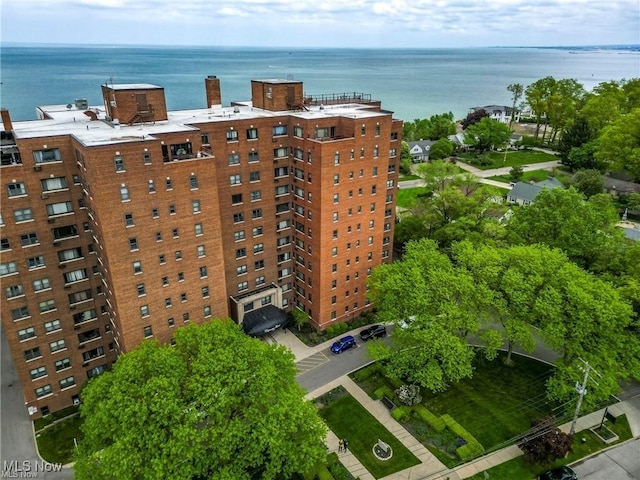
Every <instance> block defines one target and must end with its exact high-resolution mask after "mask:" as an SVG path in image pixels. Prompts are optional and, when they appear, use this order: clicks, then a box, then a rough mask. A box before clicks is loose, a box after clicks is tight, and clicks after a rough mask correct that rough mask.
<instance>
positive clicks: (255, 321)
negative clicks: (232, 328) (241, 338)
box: [242, 305, 288, 337]
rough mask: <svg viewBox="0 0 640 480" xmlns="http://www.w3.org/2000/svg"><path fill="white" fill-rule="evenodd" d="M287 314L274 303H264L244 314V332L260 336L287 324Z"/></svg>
mask: <svg viewBox="0 0 640 480" xmlns="http://www.w3.org/2000/svg"><path fill="white" fill-rule="evenodd" d="M287 322H288V319H287V314H286V313H284V312H283V311H282V310H280V309H279V308H278V307H276V306H274V305H266V306H264V307H262V308H259V309H257V310H252V311H250V312H248V313H246V314H245V315H244V319H243V320H242V325H243V327H244V333H246V334H247V335H250V336H252V337H261V336H263V335H266V334H268V333H271V332H273V331H274V330H276V329H278V328H280V327H283V326H285V325H286V324H287Z"/></svg>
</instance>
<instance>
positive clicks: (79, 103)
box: [76, 98, 89, 110]
mask: <svg viewBox="0 0 640 480" xmlns="http://www.w3.org/2000/svg"><path fill="white" fill-rule="evenodd" d="M76 108H77V109H80V110H86V109H87V108H89V102H87V99H86V98H76Z"/></svg>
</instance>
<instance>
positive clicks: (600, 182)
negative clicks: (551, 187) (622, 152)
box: [571, 170, 604, 198]
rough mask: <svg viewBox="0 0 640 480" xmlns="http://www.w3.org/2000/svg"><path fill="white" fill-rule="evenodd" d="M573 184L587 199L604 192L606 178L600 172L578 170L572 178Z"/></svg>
mask: <svg viewBox="0 0 640 480" xmlns="http://www.w3.org/2000/svg"><path fill="white" fill-rule="evenodd" d="M571 184H572V185H573V186H574V187H575V188H576V190H578V191H579V192H580V193H582V194H583V195H584V196H585V197H586V198H591V197H593V196H594V195H598V194H600V193H602V192H603V191H604V177H603V176H602V174H601V173H600V172H599V171H598V170H578V171H577V172H576V173H575V174H574V175H573V178H571Z"/></svg>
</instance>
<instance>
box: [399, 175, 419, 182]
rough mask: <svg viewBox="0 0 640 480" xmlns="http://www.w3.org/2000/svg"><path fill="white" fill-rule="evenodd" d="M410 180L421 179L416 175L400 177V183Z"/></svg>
mask: <svg viewBox="0 0 640 480" xmlns="http://www.w3.org/2000/svg"><path fill="white" fill-rule="evenodd" d="M409 180H420V177H419V176H418V175H414V174H410V175H405V174H403V173H401V174H400V175H398V181H399V182H406V181H409Z"/></svg>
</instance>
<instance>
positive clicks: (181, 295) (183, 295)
mask: <svg viewBox="0 0 640 480" xmlns="http://www.w3.org/2000/svg"><path fill="white" fill-rule="evenodd" d="M186 301H187V294H186V293H181V294H180V302H181V303H184V302H186Z"/></svg>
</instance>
